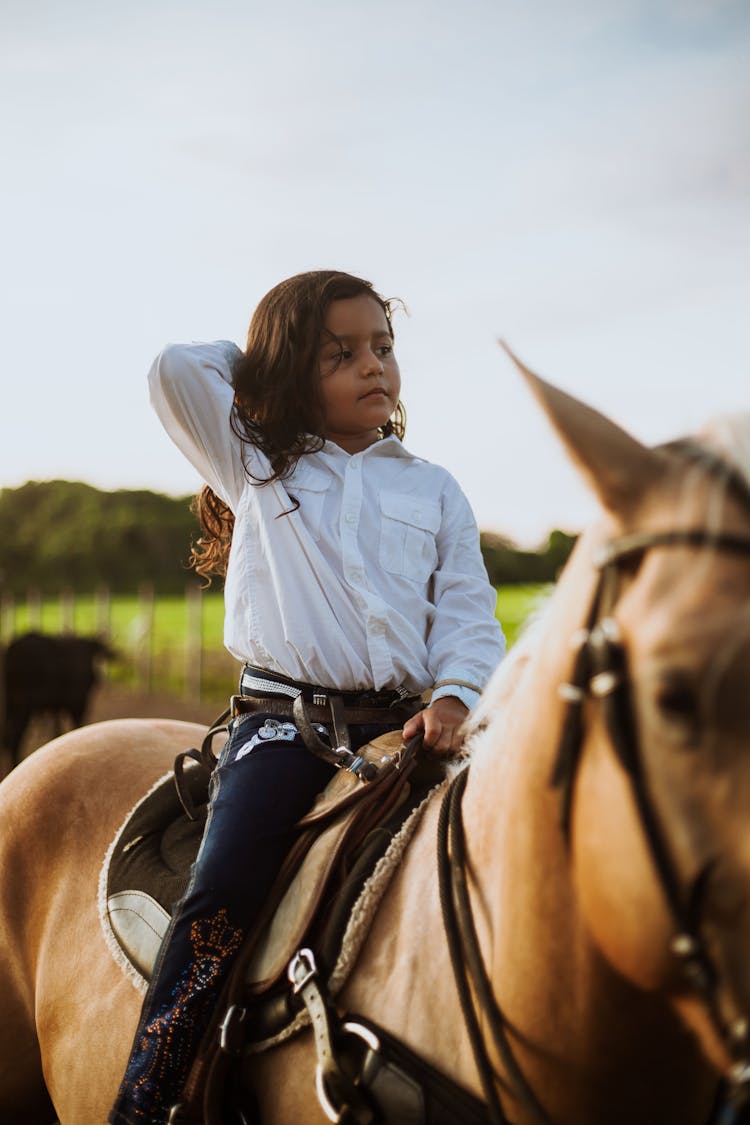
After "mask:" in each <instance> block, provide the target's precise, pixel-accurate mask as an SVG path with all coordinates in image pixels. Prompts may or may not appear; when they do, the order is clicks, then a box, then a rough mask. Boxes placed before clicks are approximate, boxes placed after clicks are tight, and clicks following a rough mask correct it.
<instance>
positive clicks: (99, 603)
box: [94, 586, 112, 641]
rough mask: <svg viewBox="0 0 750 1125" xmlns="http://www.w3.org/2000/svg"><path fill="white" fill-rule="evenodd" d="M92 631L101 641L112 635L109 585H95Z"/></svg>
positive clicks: (107, 639)
mask: <svg viewBox="0 0 750 1125" xmlns="http://www.w3.org/2000/svg"><path fill="white" fill-rule="evenodd" d="M94 631H95V633H96V635H97V637H101V639H102V640H103V641H109V639H110V637H111V635H112V599H111V596H110V593H109V586H97V588H96V594H95V595H94Z"/></svg>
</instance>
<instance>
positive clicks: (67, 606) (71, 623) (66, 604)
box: [60, 586, 76, 633]
mask: <svg viewBox="0 0 750 1125" xmlns="http://www.w3.org/2000/svg"><path fill="white" fill-rule="evenodd" d="M75 616H76V596H75V594H74V593H73V591H72V590H71V589H70V587H69V586H68V587H66V589H64V590H63V591H62V592H61V594H60V632H61V633H75V631H76V625H75Z"/></svg>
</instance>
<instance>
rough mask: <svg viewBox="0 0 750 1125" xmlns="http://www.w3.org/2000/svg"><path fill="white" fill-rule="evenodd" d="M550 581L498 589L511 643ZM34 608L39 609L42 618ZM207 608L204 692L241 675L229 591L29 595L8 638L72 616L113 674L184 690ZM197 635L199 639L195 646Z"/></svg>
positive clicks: (54, 629) (53, 628)
mask: <svg viewBox="0 0 750 1125" xmlns="http://www.w3.org/2000/svg"><path fill="white" fill-rule="evenodd" d="M548 589H549V587H546V586H507V587H504V588H503V589H501V590H499V591H498V595H497V607H496V611H495V612H496V615H497V618H498V620H499V621H500V623H501V624H502V626H503V630H504V632H505V635H506V637H507V640H508V645H509V646H510V645H512V644H513V642H514V641H515V639H516V636H517V634H518V630H519V628H520V627H521V625H522V624H523V622H524V621H525V619H526V617H527V615H528V614H529V612H530V610H531V609H533V607H534V605H535V604H536V603H537V602H538V601H539V599H540V597H542V596H543V595H544V593H545V591H546V590H548ZM35 612H36V613H38V614H39V617H38V618H36V619H35ZM198 612H199V613H200V623H201V633H202V648H203V657H202V677H201V681H202V694H203V695H204V696H206V697H209V698H210V697H212V696H214V695H217V697H218V698H223V697H224V696H225V695H226V690H227V684H228V683H229V684H232V683H233V682H234V680H235V678H236V675H237V663H236V661H235V660H233V658H232V657H231V656H229V654H228V653H227V652H226V651H225V649H224V647H223V643H222V632H223V618H224V599H223V596H222V594H221V592H220V591H209V592H207V593H204V594H203V595H202V596H201V598H200V603H199V607H198V605H197V604H196V603H193V606H192V608H191V605H190V603H189V602H188V599H187V598H185V597H163V598H157V599H156V600H155V601H154V602H153V604H152V603H150V602H149V601H148V599H143V598H138V597H119V596H118V597H113V598H112V600H111V602H110V603H109V604H108V605H106V606H105V605H104V604H103V603H102V602H101V601H97V599H96V598H95V597H93V596H91V597H77V598H76V600H75V603H74V605H69V606H67V607H66V606H64V605H63V604H62V603H61V601H59V600H52V599H51V600H47V601H43V602H42V604H41V606H40V607H39V608H38V610H36V611H35V610H34V608H30V607H29V606H28V605H26V604H25V603H19V604H18V605H16V606H15V608H14V610H13V614H12V620H11V619H8V618H7V615H6V620H5V621H4V622H3V634H4V637H5V638H8V637H10V636H12V635H13V634H17V633H23V632H25V631H27V630H28V629H29V628H31V627H32V626H33V627H38V626H37V624H36V621H37V620H40V621H41V629H42V631H43V632H45V633H59V632H61V631H62V630H63V626H64V624H65V622H66V620H67V621H68V622H70V621H71V617H72V625H73V631H74V632H75V633H77V634H80V635H93V634H95V633H101V632H108V633H109V636H110V638H111V643H112V646H113V647H114V649H115V650H116V652H117V653H118V655H119V659H118V660H117V661H116V662H115V663H113V664H112V665H111V666H110V671H109V678H110V680H112V681H113V682H119V683H123V684H132V685H133V686H141V687H143V688H147V689H148V688H150V687H151V688H154V689H158V690H161V691H170V692H174V693H175V694H179V695H184V694H185V692H186V670H187V668H188V666H189V665H190V664H191V663H192V664H193V665H194V662H195V658H196V655H195V651H192V652H191V651H190V649H189V642H188V637H189V636H191V635H192V636H193V637H194V638H195V637H196V630H195V625H194V624H193V626H192V629H191V627H190V625H189V617H190V615H191V613H192V614H193V615H195V614H197V613H198ZM194 645H195V641H194V642H193V646H194Z"/></svg>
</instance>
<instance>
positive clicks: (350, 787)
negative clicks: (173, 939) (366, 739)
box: [102, 731, 444, 1031]
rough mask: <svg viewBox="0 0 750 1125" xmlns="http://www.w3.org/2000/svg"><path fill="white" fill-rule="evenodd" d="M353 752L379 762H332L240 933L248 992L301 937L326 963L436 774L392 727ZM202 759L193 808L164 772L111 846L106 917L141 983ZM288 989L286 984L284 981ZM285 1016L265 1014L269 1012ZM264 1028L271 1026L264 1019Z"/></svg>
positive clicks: (152, 955) (258, 991)
mask: <svg viewBox="0 0 750 1125" xmlns="http://www.w3.org/2000/svg"><path fill="white" fill-rule="evenodd" d="M358 754H360V755H363V756H366V757H367V759H368V761H371V762H373V763H376V764H377V765H378V773H377V776H376V777H375V779H374V780H372V781H362V780H360V779H359V778H358V777H357V776H355V775H354V774H353V773H350V772H349V771H347V770H339V771H338V772H337V773H336V774H335V776H334V777H333V779H332V780H331V782H330V783H329V785H328V787H327V788H326V789H325V790H324V791H323V793H321V794H320V796H319V797H318V800H317V801H316V803H315V805H314V806H313V808H312V809H311V810H310V812H309V813H307V815H306V816H305V817H303V818H302V820H301V821H299V823H298V825H297V836H296V839H295V841H294V843H293V845H292V848H291V851H290V853H289V855H288V856H287V859H286V861H285V863H284V865H283V867H282V870H281V872H280V876H279V880H278V882H277V884H276V886H275V887H274V889H273V891H272V893H271V896H270V898H269V900H268V902H267V903H266V906H265V908H264V910H263V911H262V914H261V917H260V918H259V920H258V925H257V927H256V928H255V929H254V931H253V932H252V933H251V934H250V935H249V940H250V941H251V942H252V949H251V950H250V951H247V950H246V951H245V954H244V956H243V957H242V959H243V961H244V964H245V982H246V988H247V990H248V994H249V995H250V996H252V997H261V996H265V995H267V994H269V993H270V992H272V991H273V990H274V987H275V986H277V985H279V984H280V983H281V981H282V980H284V979H285V973H286V967H287V965H288V963H289V961H290V959H291V958H292V956H293V955H294V953H295V952H296V951H297V950H298V949H299V948H300V946H302V945H310V946H312V947H314V948H315V949H316V952H317V955H318V959H319V963H320V964H321V965H322V967H323V968H324V970H327V971H329V972H330V971H331V970H332V969H333V966H334V965H335V962H336V957H337V953H338V950H339V948H340V943H341V936H342V934H343V932H344V930H345V928H346V925H347V921H348V918H349V913H350V910H351V907H352V905H353V904H354V902H355V901H356V900H357V897H358V896H359V894H360V892H361V889H362V887H363V885H364V883H365V882H366V881H367V878H368V876H369V874H370V873H371V871H372V868H373V867H374V865H375V863H376V862H377V860H378V859H379V858H380V857H381V856H382V855H383V854H384V853H385V851H386V850H387V848H388V846H389V844H390V842H391V841H392V840H393V838H394V836H395V835H396V833H397V832H398V830H399V828H400V827H401V825H402V823H403V822H404V820H405V819H406V817H407V816H408V815H409V813H410V812H411V810H412V809H413V808H415V807H416V805H417V804H419V803H420V801H421V800H422V799H423V798H424V796H425V795H426V793H427V792H428V791H429V789H431V788H432V787H433V786H434V785H435V784H437V783H438V782H439V781H440V780H442V778H443V776H444V767H443V765H442V762H441V761H440V760H439V759H436V758H434V757H432V756H430V755H427V754H420V756H419V758H417V757H416V747H415V745H412V744H410V745H409V746H404V745H403V743H402V741H401V737H400V734H399V732H395V731H394V732H390V733H388V734H384V735H381V736H380V737H379V738H377V739H375V740H374V741H373V742H372V743H369V744H368V745H367V746H366V747H363V748H361V749H360V750H359V751H358ZM209 777H210V775H209V773H208V770H206V769H205V768H203V767H202V766H200V765H198V764H190V765H189V766H188V767H187V768H186V769H185V770H184V773H183V777H182V779H181V784H182V786H184V787H187V789H188V793H189V797H190V799H191V801H192V804H193V806H194V813H195V816H196V819H195V820H191V819H189V818H188V816H187V815H186V814H185V811H184V808H183V805H182V804H181V803H180V800H179V798H178V794H177V791H176V788H175V785H174V779H173V776H172V775H171V774H170V775H167V776H166V777H164V778H162V779H161V781H160V782H159V783H158V784H157V786H155V787H154V789H153V790H152V791H151V792H150V793H149V794H147V796H146V797H145V798H144V799H143V800H142V801H141V802H140V803H139V804H138V805H137V806H136V808H135V809H134V810H133V812H132V813H131V814H130V816H129V818H128V819H127V821H126V822H125V824H124V825H123V826H122V828H121V829H120V832H119V833H118V836H117V838H116V840H115V841H114V843H113V845H112V847H111V849H110V857H109V863H108V865H107V866H106V869H105V871H104V872H103V875H102V888H103V891H104V895H103V899H104V903H103V906H104V909H103V921H104V924H105V928H106V927H109V930H110V931H111V935H112V936H113V938H114V940H115V941H116V943H117V945H118V946H119V950H120V951H121V954H122V955H123V956H124V958H125V959H126V960H127V962H128V963H129V967H130V973H131V975H134V976H135V977H136V979H137V980H138V979H139V978H140V979H139V983H140V984H145V982H146V981H148V980H149V979H150V976H151V973H152V971H153V968H154V964H155V961H156V957H157V954H158V951H159V946H160V944H161V941H162V938H163V936H164V934H165V933H166V930H167V927H168V925H169V921H170V916H171V911H172V909H173V907H174V905H175V904H176V903H177V902H178V900H179V899H180V897H181V896H182V894H183V893H184V891H185V888H186V886H187V881H188V877H189V872H190V866H191V864H192V862H193V861H194V859H195V857H196V855H197V851H198V847H199V845H200V840H201V836H202V834H203V828H204V824H205V819H206V811H207V801H208V782H209ZM284 991H285V990H284ZM286 1018H292V1017H291V1015H290V1013H288V1012H284V1013H279V1014H277V1016H274V1017H271V1023H272V1024H275V1023H277V1022H278V1021H279V1020H281V1022H282V1024H283V1022H284V1020H285V1019H286ZM265 1030H266V1031H268V1030H269V1029H268V1028H266V1029H265Z"/></svg>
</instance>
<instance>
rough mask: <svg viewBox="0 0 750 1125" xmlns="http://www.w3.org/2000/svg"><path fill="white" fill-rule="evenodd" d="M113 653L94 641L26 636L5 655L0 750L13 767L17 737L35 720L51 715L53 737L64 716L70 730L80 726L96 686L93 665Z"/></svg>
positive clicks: (17, 639) (97, 640)
mask: <svg viewBox="0 0 750 1125" xmlns="http://www.w3.org/2000/svg"><path fill="white" fill-rule="evenodd" d="M113 655H114V654H113V652H112V651H111V650H110V648H109V647H108V646H107V645H106V644H105V643H104V642H103V641H101V640H99V639H98V638H96V637H67V636H66V637H47V636H44V635H43V634H42V633H26V634H24V636H22V637H17V638H16V639H15V640H13V641H11V642H10V644H9V645H8V647H7V649H6V651H5V669H4V677H3V679H4V685H3V687H4V691H3V694H4V696H5V722H4V724H3V739H2V741H3V746H4V747H5V749H6V750H10V752H11V757H12V763H13V765H14V766H15V765H17V763H18V761H19V752H20V747H21V743H22V741H23V736H24V734H25V732H26V728H27V726H28V725H29V722H30V721H31V719H32V718H33V717H34V716H35V715H40V714H49V713H51V714H52V715H53V716H54V717H55V724H56V733H57V734H60V733H62V719H63V716H66V717H67V718H68V719H69V720H70V722H71V723H72V725H73V726H74V727H80V726H81V725H82V724H83V722H84V721H85V717H86V708H87V705H88V702H89V695H90V694H91V689H92V688H93V686H94V684H96V683H98V681H99V675H98V667H97V665H98V662H99V660H100V659H107V658H112V657H113Z"/></svg>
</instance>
